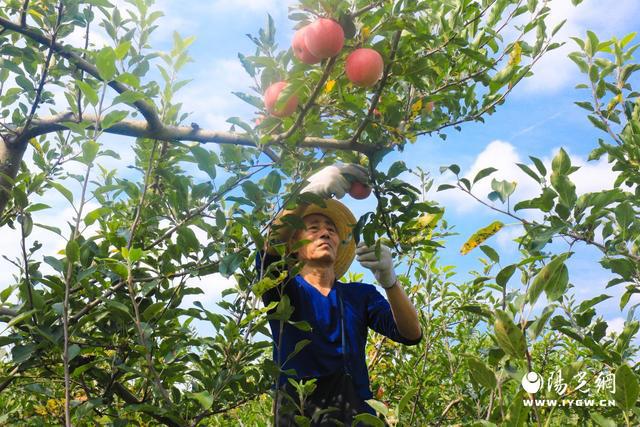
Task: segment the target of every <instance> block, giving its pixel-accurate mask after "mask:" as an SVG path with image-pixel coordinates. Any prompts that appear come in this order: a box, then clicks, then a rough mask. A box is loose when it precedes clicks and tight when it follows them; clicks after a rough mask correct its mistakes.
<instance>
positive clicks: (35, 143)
mask: <svg viewBox="0 0 640 427" xmlns="http://www.w3.org/2000/svg"><path fill="white" fill-rule="evenodd" d="M29 144H31V145H32V146H33V148H35V149H36V151H37V152H38V153H39V154H43V152H42V147H41V146H40V143H39V142H38V140H37V139H35V138H31V139H30V140H29Z"/></svg>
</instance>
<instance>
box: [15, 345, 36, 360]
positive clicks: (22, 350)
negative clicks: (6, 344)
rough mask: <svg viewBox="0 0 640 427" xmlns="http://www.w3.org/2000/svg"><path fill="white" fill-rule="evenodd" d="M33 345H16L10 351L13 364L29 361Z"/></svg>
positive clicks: (34, 346) (33, 348)
mask: <svg viewBox="0 0 640 427" xmlns="http://www.w3.org/2000/svg"><path fill="white" fill-rule="evenodd" d="M35 349H36V345H35V344H25V345H16V346H14V347H13V348H12V349H11V358H12V360H13V363H22V362H24V361H26V360H29V358H30V357H31V354H32V353H33V352H34V351H35Z"/></svg>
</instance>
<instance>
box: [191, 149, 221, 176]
mask: <svg viewBox="0 0 640 427" xmlns="http://www.w3.org/2000/svg"><path fill="white" fill-rule="evenodd" d="M190 150H191V154H193V158H194V159H195V161H196V163H197V164H198V169H200V170H201V171H203V172H205V173H206V174H207V175H209V178H211V179H212V180H213V179H215V178H216V167H215V160H216V158H214V157H213V156H212V155H211V153H210V152H209V151H208V150H206V149H204V148H202V147H201V146H199V145H196V146H193V147H191V148H190Z"/></svg>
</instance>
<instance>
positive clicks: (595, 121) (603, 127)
mask: <svg viewBox="0 0 640 427" xmlns="http://www.w3.org/2000/svg"><path fill="white" fill-rule="evenodd" d="M587 118H588V119H589V121H590V122H591V123H592V124H593V125H594V126H595V127H597V128H598V129H600V130H601V131H603V132H609V130H608V128H607V124H606V123H605V122H604V121H602V120H600V119H599V118H597V117H596V116H592V115H589V116H587Z"/></svg>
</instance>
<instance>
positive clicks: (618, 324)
mask: <svg viewBox="0 0 640 427" xmlns="http://www.w3.org/2000/svg"><path fill="white" fill-rule="evenodd" d="M623 329H624V319H623V318H622V317H616V318H613V319H611V320H607V335H610V334H612V333H615V334H619V333H620V332H622V330H623Z"/></svg>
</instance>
